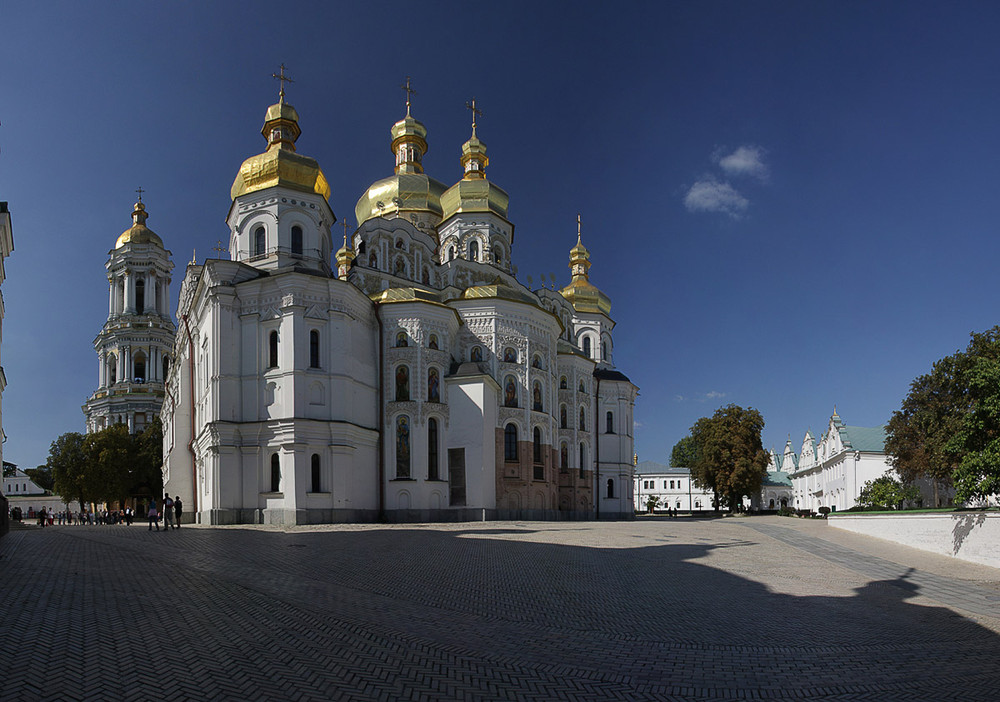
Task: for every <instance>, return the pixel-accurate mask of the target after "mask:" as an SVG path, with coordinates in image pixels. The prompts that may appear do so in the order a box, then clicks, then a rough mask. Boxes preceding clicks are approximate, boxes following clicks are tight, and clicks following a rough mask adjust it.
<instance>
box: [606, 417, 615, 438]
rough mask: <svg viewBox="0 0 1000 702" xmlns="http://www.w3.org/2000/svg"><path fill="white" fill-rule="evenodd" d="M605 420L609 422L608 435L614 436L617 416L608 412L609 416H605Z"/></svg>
mask: <svg viewBox="0 0 1000 702" xmlns="http://www.w3.org/2000/svg"><path fill="white" fill-rule="evenodd" d="M605 419H606V420H607V424H608V427H607V433H608V434H614V433H615V415H614V414H612V413H611V412H608V413H607V415H606V416H605Z"/></svg>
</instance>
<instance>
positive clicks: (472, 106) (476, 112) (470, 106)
mask: <svg viewBox="0 0 1000 702" xmlns="http://www.w3.org/2000/svg"><path fill="white" fill-rule="evenodd" d="M465 106H466V108H468V109H469V110H471V111H472V132H473V134H475V132H476V117H482V116H483V111H482V110H480V109H479V108H478V107H476V98H472V102H467V103H465Z"/></svg>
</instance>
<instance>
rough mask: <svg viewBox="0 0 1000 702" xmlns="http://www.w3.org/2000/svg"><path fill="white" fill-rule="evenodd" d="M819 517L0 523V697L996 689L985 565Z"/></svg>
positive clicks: (987, 693) (810, 695)
mask: <svg viewBox="0 0 1000 702" xmlns="http://www.w3.org/2000/svg"><path fill="white" fill-rule="evenodd" d="M834 531H837V530H834V529H832V528H829V527H827V526H826V525H825V524H823V523H815V522H813V523H808V522H804V521H801V520H795V519H778V518H753V519H717V520H693V519H692V520H686V519H676V520H668V521H663V520H656V521H646V520H639V521H636V522H626V523H600V524H594V523H537V522H533V523H521V522H517V523H514V522H507V523H498V522H494V523H472V524H458V525H394V526H383V525H379V526H340V527H321V528H297V529H292V530H290V531H278V530H269V529H264V528H233V527H227V528H198V527H187V526H186V527H184V528H182V529H180V530H177V531H171V532H159V533H157V532H149V531H147V529H146V528H145V527H144V526H139V525H135V526H132V527H117V526H116V527H110V526H108V527H98V526H93V527H54V528H46V529H44V530H43V529H37V528H33V529H23V530H17V531H12V532H11V533H10V534H9V535H8V536H6V537H4V538H3V539H0V616H2V619H0V699H2V700H4V701H6V700H37V699H43V700H46V702H52V701H55V700H103V699H115V700H152V699H155V700H161V699H162V700H182V699H211V700H397V699H399V700H438V699H442V700H459V699H468V700H496V699H523V700H564V699H565V700H591V699H622V700H643V699H650V700H723V699H793V700H795V699H825V700H852V701H853V700H878V701H880V702H881V701H887V700H888V701H891V700H933V701H936V700H958V699H961V700H966V701H968V700H994V699H997V697H998V694H1000V693H998V688H1000V571H998V570H994V569H990V568H984V567H979V566H970V565H965V564H962V563H961V562H957V561H954V560H950V559H943V558H942V557H939V556H928V555H924V554H922V553H921V552H918V551H913V550H911V549H906V548H903V547H892V546H891V545H886V544H885V543H884V542H879V541H878V540H877V539H867V540H862V539H858V537H856V536H854V535H850V536H844V535H842V534H841V535H837V534H834V533H833V532H834Z"/></svg>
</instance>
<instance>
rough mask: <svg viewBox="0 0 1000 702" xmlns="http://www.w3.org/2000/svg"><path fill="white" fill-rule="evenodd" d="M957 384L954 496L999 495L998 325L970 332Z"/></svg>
mask: <svg viewBox="0 0 1000 702" xmlns="http://www.w3.org/2000/svg"><path fill="white" fill-rule="evenodd" d="M958 383H959V386H960V389H961V390H962V391H963V392H964V393H965V394H964V396H963V397H962V403H961V405H960V407H959V409H961V410H964V411H963V416H962V422H961V426H960V428H959V430H958V431H957V432H956V433H955V435H954V437H953V438H952V439H951V441H950V442H949V443H948V446H947V450H948V451H950V452H951V453H952V454H953V455H954V456H955V457H956V459H957V460H958V467H957V468H956V469H955V472H954V474H953V476H954V481H955V494H956V497H957V498H958V499H959V500H960V501H961V502H969V501H973V500H980V499H986V498H988V497H991V496H993V495H997V494H1000V327H993V328H992V329H990V330H988V331H986V332H983V333H981V334H976V333H973V334H972V340H971V341H970V342H969V347H968V349H967V350H966V352H965V358H964V362H963V363H962V364H960V366H959V369H958Z"/></svg>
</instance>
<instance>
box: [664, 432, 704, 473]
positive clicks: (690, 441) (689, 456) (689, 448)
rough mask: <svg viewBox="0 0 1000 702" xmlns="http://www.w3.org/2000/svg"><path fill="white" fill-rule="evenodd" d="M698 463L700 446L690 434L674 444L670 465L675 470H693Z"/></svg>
mask: <svg viewBox="0 0 1000 702" xmlns="http://www.w3.org/2000/svg"><path fill="white" fill-rule="evenodd" d="M697 462H698V444H697V443H695V440H694V437H693V436H691V435H690V434H688V435H687V436H685V437H684V438H683V439H681V440H680V441H678V442H677V443H676V444H674V448H673V449H672V450H671V451H670V465H672V466H674V467H675V468H691V467H692V466H694V464H695V463H697Z"/></svg>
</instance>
